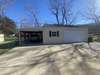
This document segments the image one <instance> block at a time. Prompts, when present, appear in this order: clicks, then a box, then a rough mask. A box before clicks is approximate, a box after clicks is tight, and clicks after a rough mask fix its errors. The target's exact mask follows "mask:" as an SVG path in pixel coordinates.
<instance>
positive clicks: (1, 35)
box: [0, 34, 4, 43]
mask: <svg viewBox="0 0 100 75" xmlns="http://www.w3.org/2000/svg"><path fill="white" fill-rule="evenodd" d="M1 42H4V34H0V43H1Z"/></svg>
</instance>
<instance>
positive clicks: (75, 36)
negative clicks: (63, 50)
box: [64, 30, 87, 42]
mask: <svg viewBox="0 0 100 75" xmlns="http://www.w3.org/2000/svg"><path fill="white" fill-rule="evenodd" d="M86 39H87V36H86V32H85V31H82V30H67V31H64V41H65V42H82V41H85V40H86Z"/></svg>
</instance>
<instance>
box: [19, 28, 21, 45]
mask: <svg viewBox="0 0 100 75" xmlns="http://www.w3.org/2000/svg"><path fill="white" fill-rule="evenodd" d="M19 45H21V36H20V28H19Z"/></svg>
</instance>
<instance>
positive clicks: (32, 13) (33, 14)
mask: <svg viewBox="0 0 100 75" xmlns="http://www.w3.org/2000/svg"><path fill="white" fill-rule="evenodd" d="M26 8H27V11H28V13H29V14H30V16H31V19H32V21H33V24H34V26H35V27H39V26H40V23H39V19H38V15H37V14H38V13H37V11H36V9H35V8H34V7H33V6H27V7H26Z"/></svg>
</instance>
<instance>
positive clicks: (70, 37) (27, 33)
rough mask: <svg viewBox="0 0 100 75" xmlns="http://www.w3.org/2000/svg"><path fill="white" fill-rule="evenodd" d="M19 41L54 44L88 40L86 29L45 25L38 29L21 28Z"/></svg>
mask: <svg viewBox="0 0 100 75" xmlns="http://www.w3.org/2000/svg"><path fill="white" fill-rule="evenodd" d="M20 37H21V38H20V39H21V41H31V42H33V43H37V42H38V43H43V44H56V43H71V42H83V41H87V40H88V29H87V28H84V27H79V26H70V25H69V26H68V25H65V26H64V25H46V26H43V27H38V28H21V29H20Z"/></svg>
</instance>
